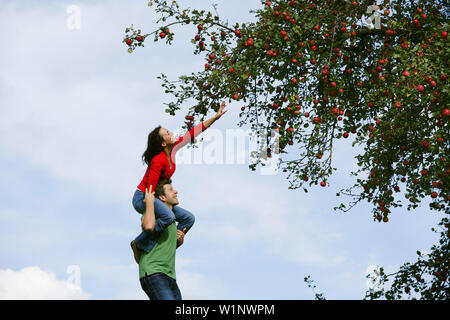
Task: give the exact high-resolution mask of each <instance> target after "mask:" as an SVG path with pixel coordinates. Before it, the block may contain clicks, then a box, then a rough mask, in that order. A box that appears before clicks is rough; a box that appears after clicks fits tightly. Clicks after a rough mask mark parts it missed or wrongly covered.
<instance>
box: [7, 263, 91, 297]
mask: <svg viewBox="0 0 450 320" xmlns="http://www.w3.org/2000/svg"><path fill="white" fill-rule="evenodd" d="M89 297H90V294H88V293H86V292H84V291H83V290H82V289H81V288H80V287H79V286H76V285H74V284H73V283H72V282H71V281H70V279H69V278H68V279H67V280H58V279H56V277H55V275H54V274H53V273H51V272H47V271H43V270H41V269H40V268H39V267H27V268H23V269H22V270H19V271H13V270H10V269H6V270H0V300H16V299H17V300H30V299H31V300H47V299H51V300H78V299H80V300H84V299H89Z"/></svg>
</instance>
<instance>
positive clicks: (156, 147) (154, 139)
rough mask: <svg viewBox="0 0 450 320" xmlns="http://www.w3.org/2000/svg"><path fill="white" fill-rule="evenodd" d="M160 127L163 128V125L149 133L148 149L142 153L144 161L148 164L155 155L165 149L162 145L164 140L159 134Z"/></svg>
mask: <svg viewBox="0 0 450 320" xmlns="http://www.w3.org/2000/svg"><path fill="white" fill-rule="evenodd" d="M159 129H161V126H157V127H156V128H155V129H153V130H152V132H150V133H149V134H148V139H147V149H146V150H145V152H144V154H143V155H142V161H144V163H146V164H147V165H150V163H151V162H152V159H153V157H154V156H156V155H157V154H160V153H161V152H162V151H164V147H163V146H162V145H161V144H162V143H163V142H164V140H163V138H162V137H161V135H160V134H159Z"/></svg>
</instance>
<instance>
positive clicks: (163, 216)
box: [135, 199, 175, 252]
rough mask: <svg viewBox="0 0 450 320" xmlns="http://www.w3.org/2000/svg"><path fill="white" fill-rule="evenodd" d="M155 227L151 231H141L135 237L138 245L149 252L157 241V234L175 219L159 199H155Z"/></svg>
mask: <svg viewBox="0 0 450 320" xmlns="http://www.w3.org/2000/svg"><path fill="white" fill-rule="evenodd" d="M154 206H155V218H156V221H155V228H154V229H153V231H152V232H145V231H142V232H141V234H140V235H138V236H137V237H136V239H135V241H136V243H137V245H138V247H139V248H140V249H142V250H144V251H145V252H150V251H151V249H152V248H153V247H154V245H155V244H156V242H157V241H158V235H159V234H160V233H161V232H163V231H164V230H166V228H167V227H168V226H169V225H170V224H172V223H173V222H174V221H175V214H174V213H173V212H172V210H170V209H169V207H168V206H166V205H165V204H164V203H163V202H162V201H161V200H159V199H155V202H154Z"/></svg>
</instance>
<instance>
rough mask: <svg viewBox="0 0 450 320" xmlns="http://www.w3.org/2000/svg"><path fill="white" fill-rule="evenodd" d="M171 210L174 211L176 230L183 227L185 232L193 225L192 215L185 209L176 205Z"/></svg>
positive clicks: (193, 218)
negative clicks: (176, 223) (176, 222)
mask: <svg viewBox="0 0 450 320" xmlns="http://www.w3.org/2000/svg"><path fill="white" fill-rule="evenodd" d="M173 212H174V213H175V219H176V220H177V221H178V226H177V228H178V230H183V229H184V228H186V232H185V233H187V232H188V231H189V229H190V228H192V226H193V225H194V222H195V217H194V215H193V214H192V213H191V212H189V211H187V210H186V209H183V208H181V207H179V206H178V205H176V206H175V207H173Z"/></svg>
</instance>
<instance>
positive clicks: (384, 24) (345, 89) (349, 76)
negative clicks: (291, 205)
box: [123, 0, 450, 298]
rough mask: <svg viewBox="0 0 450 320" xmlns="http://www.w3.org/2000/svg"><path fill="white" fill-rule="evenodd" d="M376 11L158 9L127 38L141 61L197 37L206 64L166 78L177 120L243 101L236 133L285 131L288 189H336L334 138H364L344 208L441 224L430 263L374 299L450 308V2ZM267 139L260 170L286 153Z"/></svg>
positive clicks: (359, 7) (334, 7)
mask: <svg viewBox="0 0 450 320" xmlns="http://www.w3.org/2000/svg"><path fill="white" fill-rule="evenodd" d="M374 2H375V1H373V0H358V1H356V0H355V1H350V0H323V1H318V0H317V1H316V0H297V1H287V0H273V1H263V2H262V3H261V6H260V7H259V8H257V9H255V10H254V11H251V13H253V14H254V15H255V21H254V22H248V23H235V24H233V25H230V24H229V23H228V22H226V21H225V20H223V19H222V18H221V17H219V14H218V13H217V10H215V11H214V12H210V11H207V10H196V9H191V8H185V9H183V8H181V7H180V5H179V4H178V3H177V2H176V1H172V2H168V1H165V0H153V1H150V2H149V3H148V4H149V6H153V8H154V10H155V11H156V13H157V14H159V15H160V19H159V20H158V24H160V25H161V27H160V28H159V29H158V30H154V31H153V32H150V33H143V32H141V30H136V29H135V28H134V27H133V26H131V27H129V28H127V29H126V31H125V32H126V34H125V36H124V39H123V42H124V43H125V45H126V46H127V47H128V51H129V52H130V53H132V52H133V51H134V50H136V49H137V48H138V47H141V46H143V45H144V42H145V41H146V40H147V39H148V38H149V37H150V38H153V40H154V41H161V40H162V41H166V42H167V43H168V44H171V43H172V41H173V40H174V38H175V31H174V28H183V32H192V40H191V43H192V45H193V53H194V54H196V55H199V56H200V57H201V58H202V59H204V60H205V61H204V62H205V63H204V67H203V68H202V69H201V70H198V71H196V72H194V73H191V74H190V75H181V76H180V77H179V79H177V80H169V79H168V78H167V77H166V76H165V75H161V76H160V79H161V80H162V86H163V87H164V88H165V90H166V93H168V94H170V95H171V96H172V97H173V98H172V99H171V101H170V102H168V103H167V108H166V112H167V113H169V114H171V115H175V114H176V112H177V111H178V110H180V106H181V105H184V104H188V105H189V106H191V107H190V108H189V111H188V114H187V115H185V118H186V122H185V126H186V128H188V127H190V126H192V124H193V121H194V120H200V121H203V119H204V118H205V117H206V116H207V114H208V112H210V111H211V110H214V111H217V109H218V107H219V104H220V102H221V101H224V100H228V101H239V102H240V103H242V108H241V112H240V121H239V123H238V125H239V126H247V127H248V128H249V129H252V130H255V131H256V132H261V130H263V131H265V132H267V135H266V137H270V136H271V135H270V132H271V131H272V130H276V131H277V132H278V134H279V149H278V150H277V152H278V153H279V168H280V169H281V170H282V171H283V172H285V173H286V174H287V179H288V181H289V183H290V187H289V188H291V189H299V188H303V190H304V191H305V192H307V191H308V187H312V186H313V185H320V186H322V187H326V186H327V185H328V183H327V180H328V178H329V177H330V175H332V173H333V171H335V170H337V169H336V168H334V167H333V163H332V155H333V142H335V141H336V140H337V139H349V138H350V137H351V138H353V143H352V145H353V146H355V145H358V146H361V147H363V148H364V152H362V153H361V154H359V155H357V156H356V160H357V165H358V167H359V169H358V170H357V171H356V172H352V173H351V175H352V176H355V177H356V178H355V180H356V181H355V184H354V185H353V186H352V187H351V188H348V189H342V190H341V191H340V192H339V193H338V194H337V196H346V197H349V199H350V200H349V201H350V203H347V204H343V203H341V204H340V205H339V206H338V207H335V208H334V209H335V210H342V211H348V210H350V209H351V208H352V207H353V206H355V205H356V204H357V203H359V202H360V201H367V202H369V203H371V204H373V209H372V213H373V219H374V221H378V222H384V223H387V222H388V221H389V216H390V215H391V214H392V213H393V211H394V210H395V208H397V207H402V206H404V205H407V209H408V210H412V209H415V208H417V207H418V205H419V204H420V203H421V201H423V200H425V199H427V200H429V201H430V204H429V206H430V210H434V211H437V213H439V214H442V216H443V218H442V221H441V224H440V225H441V227H442V230H441V233H442V236H441V240H440V243H439V244H437V245H436V246H435V247H433V249H432V250H431V251H432V253H431V254H429V255H424V254H419V259H418V261H417V262H416V263H413V264H410V263H408V264H405V265H404V266H402V268H401V269H400V270H399V272H398V273H396V274H392V275H386V274H383V277H384V278H383V279H384V283H387V281H388V279H392V281H393V284H392V286H391V289H390V290H378V291H377V292H374V291H372V292H369V293H368V294H367V296H366V297H368V298H379V297H384V298H398V297H399V295H400V296H401V295H402V294H410V293H409V292H410V291H408V290H407V289H406V288H410V289H409V290H412V291H415V290H418V291H416V292H418V295H420V296H421V297H422V298H443V297H446V298H449V297H450V295H449V292H448V287H449V281H450V277H449V274H448V270H449V263H450V256H449V227H448V214H449V213H450V205H449V201H450V191H449V175H450V155H449V149H450V148H449V143H450V141H449V129H450V126H449V119H450V109H449V91H450V88H449V86H448V80H447V73H448V70H449V53H450V48H449V46H448V36H447V32H448V24H447V23H448V16H447V14H448V12H449V7H448V2H446V1H437V0H436V1H432V0H416V1H405V0H391V1H387V0H384V3H383V4H382V5H374ZM214 9H216V7H215V6H214ZM264 143H265V144H266V147H265V148H264V152H262V153H261V154H260V158H259V159H260V160H259V161H257V162H255V163H254V164H252V165H250V168H251V169H252V170H255V168H256V166H257V165H258V164H261V165H264V161H263V160H264V159H267V157H271V156H272V154H273V152H275V151H274V150H273V148H272V144H271V139H270V138H266V141H264ZM288 154H289V156H292V155H294V154H295V155H296V159H287V155H288ZM405 202H406V204H405ZM425 274H427V275H428V276H429V277H428V278H427V277H425V276H424V275H425ZM418 275H420V276H418ZM414 281H415V282H414ZM413 282H414V283H413ZM431 288H433V290H432V289H431ZM443 288H447V289H443ZM427 290H429V291H427ZM406 291H408V292H406Z"/></svg>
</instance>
